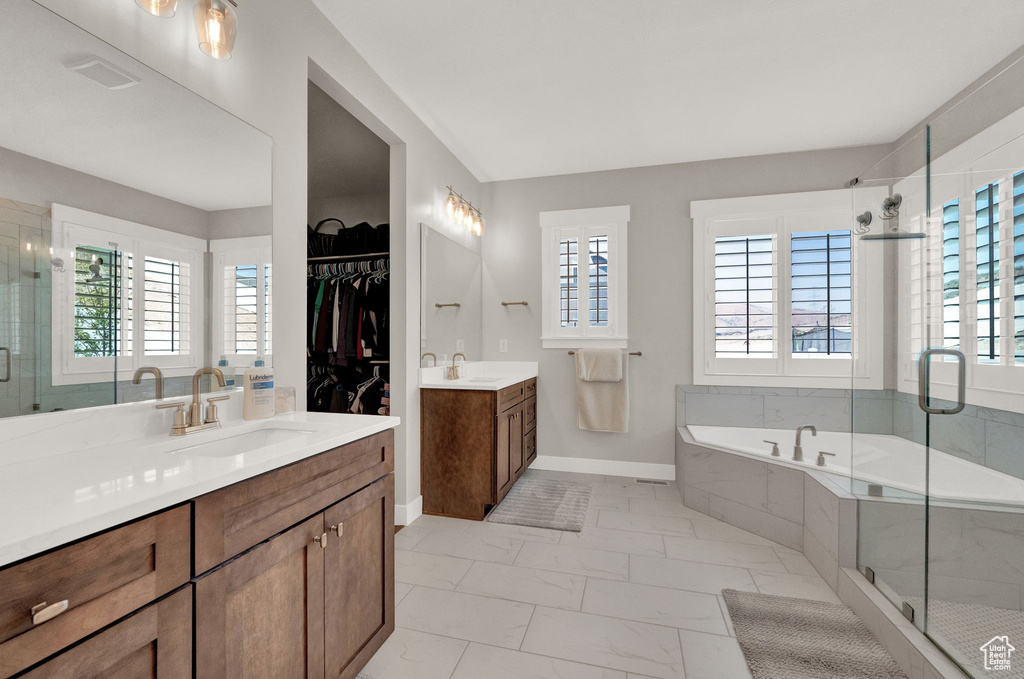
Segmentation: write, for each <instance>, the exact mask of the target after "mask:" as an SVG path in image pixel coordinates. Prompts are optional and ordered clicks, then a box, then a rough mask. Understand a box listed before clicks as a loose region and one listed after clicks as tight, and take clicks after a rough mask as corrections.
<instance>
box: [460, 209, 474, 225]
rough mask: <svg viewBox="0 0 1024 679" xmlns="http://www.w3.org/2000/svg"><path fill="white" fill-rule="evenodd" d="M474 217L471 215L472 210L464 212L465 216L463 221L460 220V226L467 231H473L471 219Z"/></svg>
mask: <svg viewBox="0 0 1024 679" xmlns="http://www.w3.org/2000/svg"><path fill="white" fill-rule="evenodd" d="M474 216H475V215H474V214H473V211H472V210H466V216H465V217H463V219H462V225H463V226H465V227H466V228H467V229H469V230H472V229H473V217H474Z"/></svg>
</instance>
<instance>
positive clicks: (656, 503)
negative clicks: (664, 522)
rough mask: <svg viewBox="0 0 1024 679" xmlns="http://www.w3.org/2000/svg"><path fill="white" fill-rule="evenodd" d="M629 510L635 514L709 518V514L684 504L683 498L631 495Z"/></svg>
mask: <svg viewBox="0 0 1024 679" xmlns="http://www.w3.org/2000/svg"><path fill="white" fill-rule="evenodd" d="M629 511H631V512H633V513H634V514H647V515H649V516H677V517H679V518H682V519H706V518H707V514H701V513H700V512H698V511H697V510H696V509H690V508H689V507H687V506H686V505H684V504H683V501H682V499H679V500H674V501H665V500H654V499H650V498H638V497H631V498H629Z"/></svg>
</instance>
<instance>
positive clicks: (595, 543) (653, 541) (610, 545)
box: [559, 526, 665, 556]
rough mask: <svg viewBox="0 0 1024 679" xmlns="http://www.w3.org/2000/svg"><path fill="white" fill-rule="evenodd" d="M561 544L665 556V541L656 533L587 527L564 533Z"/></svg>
mask: <svg viewBox="0 0 1024 679" xmlns="http://www.w3.org/2000/svg"><path fill="white" fill-rule="evenodd" d="M559 544H562V545H566V546H567V547H587V548H589V549H605V550H608V551H609V552H624V553H626V554H645V555H647V556H665V541H664V540H663V539H662V537H661V535H657V534H655V533H636V532H634V531H625V530H613V529H611V528H596V527H591V526H588V527H585V528H584V529H583V531H582V532H580V533H569V532H566V533H562V540H561V542H560V543H559Z"/></svg>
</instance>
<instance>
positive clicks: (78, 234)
mask: <svg viewBox="0 0 1024 679" xmlns="http://www.w3.org/2000/svg"><path fill="white" fill-rule="evenodd" d="M51 222H52V232H53V257H55V258H60V259H63V260H64V262H65V268H66V269H67V270H66V271H65V272H64V273H61V272H58V271H53V272H52V274H51V276H52V278H51V282H52V286H51V296H50V322H51V328H52V331H51V338H50V342H51V346H50V369H51V383H52V384H53V385H54V386H62V385H73V384H90V383H95V382H104V381H112V380H114V379H118V380H123V379H130V378H131V374H133V373H134V371H135V370H136V369H138V368H140V367H142V366H155V367H158V368H160V369H161V370H162V371H163V373H164V375H165V376H166V377H182V376H187V375H191V374H192V373H193V372H194V371H195V369H196V368H198V367H199V366H201V365H203V360H204V357H205V345H206V341H205V330H204V329H205V323H204V322H203V318H204V315H205V301H204V294H203V290H204V289H205V287H204V269H205V266H204V261H205V252H206V251H207V243H206V241H205V240H204V239H201V238H195V237H193V236H186V235H184V234H180V233H175V232H173V231H167V230H165V229H159V228H156V227H152V226H146V225H144V224H137V223H134V222H130V221H127V220H124V219H118V218H116V217H110V216H107V215H101V214H98V213H95V212H88V211H86V210H81V209H79V208H74V207H70V206H67V205H60V204H58V203H54V204H53V205H52V211H51ZM79 240H82V241H84V242H93V241H103V242H105V243H106V245H104V247H109V246H110V245H109V244H110V243H116V247H117V249H118V250H120V251H121V252H129V253H131V255H132V256H133V258H134V259H135V260H136V261H143V259H144V258H145V256H146V254H147V253H151V254H153V256H155V257H159V256H162V255H164V254H167V252H168V250H170V251H177V252H179V253H181V254H182V255H185V256H187V257H188V263H189V269H190V271H189V283H188V285H189V290H188V295H189V299H188V304H189V309H190V312H189V316H190V318H189V327H190V333H189V334H190V336H189V339H188V342H189V351H188V353H185V354H177V355H170V356H145V355H144V353H143V351H142V347H143V344H142V342H143V336H142V327H143V318H142V314H140V313H137V311H138V310H139V309H140V308H141V307H137V308H136V309H135V313H133V316H132V324H131V327H130V328H128V327H126V328H125V330H124V331H123V332H124V338H123V341H124V342H125V343H129V342H130V343H131V349H132V350H131V355H130V356H120V357H118V359H117V361H116V364H115V361H114V359H113V358H112V357H96V358H82V357H76V356H75V355H74V343H73V341H70V342H69V338H73V337H74V328H73V327H72V326H73V320H72V315H71V314H69V313H67V312H68V309H69V308H72V309H73V308H74V294H75V286H74V275H75V274H74V270H75V268H74V266H73V264H72V265H70V266H69V265H68V264H67V263H68V262H72V263H73V262H74V259H75V248H76V247H77V245H78V243H77V242H76V241H79ZM93 244H94V245H99V243H98V242H93ZM125 289H126V288H123V290H125ZM125 299H126V297H125V293H124V292H122V297H121V303H122V305H123V304H124V303H125ZM115 365H116V368H117V371H116V374H115Z"/></svg>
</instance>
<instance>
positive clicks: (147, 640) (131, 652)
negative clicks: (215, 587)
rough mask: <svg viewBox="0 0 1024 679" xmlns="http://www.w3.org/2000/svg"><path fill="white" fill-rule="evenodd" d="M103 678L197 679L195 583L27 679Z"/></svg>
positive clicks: (57, 659)
mask: <svg viewBox="0 0 1024 679" xmlns="http://www.w3.org/2000/svg"><path fill="white" fill-rule="evenodd" d="M4 676H7V675H4ZM101 677H102V678H103V679H113V678H114V677H125V678H127V677H130V678H131V679H146V678H147V677H149V678H151V679H157V677H159V678H160V679H191V677H192V586H191V585H189V586H187V587H184V588H183V589H181V591H178V592H175V593H174V594H172V595H171V596H169V597H167V598H166V599H163V600H161V601H160V602H159V603H155V604H153V605H151V606H147V607H146V608H144V609H142V610H141V611H139V612H138V613H136V614H135V615H133V616H131V617H130V618H127V619H126V620H123V621H121V622H119V623H117V624H116V625H114V626H113V627H111V628H109V629H106V630H104V631H102V632H100V633H99V634H97V635H96V636H94V637H93V638H91V639H89V640H88V641H86V642H85V643H83V644H80V645H78V646H75V647H74V648H71V649H69V650H67V651H65V652H64V653H61V654H60V655H58V656H57V657H55V658H53V659H52V660H49V661H48V662H45V663H43V664H42V665H40V666H39V667H37V668H35V669H34V670H32V671H31V672H29V673H28V674H25V675H23V676H22V679H100V678H101Z"/></svg>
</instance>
